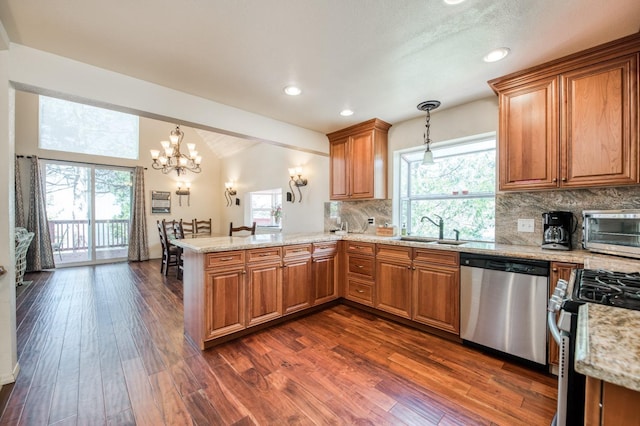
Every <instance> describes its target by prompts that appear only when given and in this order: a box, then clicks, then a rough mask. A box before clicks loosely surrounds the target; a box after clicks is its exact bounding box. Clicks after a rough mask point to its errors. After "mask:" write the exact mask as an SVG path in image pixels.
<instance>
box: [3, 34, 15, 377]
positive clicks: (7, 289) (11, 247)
mask: <svg viewBox="0 0 640 426" xmlns="http://www.w3.org/2000/svg"><path fill="white" fill-rule="evenodd" d="M0 29H2V28H0ZM2 30H3V29H2ZM8 60H9V52H8V51H6V50H1V51H0V153H2V155H0V164H1V165H2V167H0V170H2V172H0V200H2V201H0V206H1V207H0V218H2V219H1V220H0V241H4V244H0V265H2V266H4V267H5V268H6V270H7V273H6V274H4V275H2V276H0V388H1V387H2V385H3V384H5V383H11V382H13V381H15V377H16V374H17V371H18V364H17V355H16V333H15V330H16V288H15V284H16V279H15V276H16V272H15V261H14V259H15V244H13V241H14V239H15V232H14V229H13V228H14V217H13V211H14V208H15V207H14V196H13V173H14V162H13V116H14V112H13V99H14V90H13V89H12V88H11V87H10V85H9V81H8V76H7V70H8Z"/></svg>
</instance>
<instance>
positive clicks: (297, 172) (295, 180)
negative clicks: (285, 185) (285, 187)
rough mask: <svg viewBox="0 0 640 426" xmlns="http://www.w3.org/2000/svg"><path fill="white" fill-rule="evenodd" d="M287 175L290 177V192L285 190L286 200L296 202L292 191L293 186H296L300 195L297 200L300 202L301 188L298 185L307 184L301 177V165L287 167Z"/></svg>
mask: <svg viewBox="0 0 640 426" xmlns="http://www.w3.org/2000/svg"><path fill="white" fill-rule="evenodd" d="M289 177H291V179H289V188H290V189H291V192H287V201H291V202H292V203H295V202H296V194H295V193H294V192H293V187H294V186H295V187H297V188H298V194H299V197H300V199H299V200H298V202H299V203H301V202H302V190H301V189H300V187H301V186H307V179H305V178H303V177H302V167H296V168H292V169H289Z"/></svg>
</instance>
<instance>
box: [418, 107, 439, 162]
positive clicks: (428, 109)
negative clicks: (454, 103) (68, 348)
mask: <svg viewBox="0 0 640 426" xmlns="http://www.w3.org/2000/svg"><path fill="white" fill-rule="evenodd" d="M439 106H440V101H424V102H420V103H419V104H418V109H419V110H420V111H426V112H427V122H426V124H425V127H426V130H425V132H424V134H423V137H424V145H425V150H424V157H423V158H422V164H424V165H429V164H433V152H431V148H430V146H429V145H430V144H431V139H430V138H429V127H431V123H430V121H431V110H432V109H436V108H438V107H439Z"/></svg>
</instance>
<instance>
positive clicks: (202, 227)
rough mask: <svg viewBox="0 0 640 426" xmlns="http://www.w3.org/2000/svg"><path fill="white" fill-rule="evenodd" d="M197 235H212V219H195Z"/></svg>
mask: <svg viewBox="0 0 640 426" xmlns="http://www.w3.org/2000/svg"><path fill="white" fill-rule="evenodd" d="M193 224H194V228H195V233H196V234H211V219H209V220H198V219H193Z"/></svg>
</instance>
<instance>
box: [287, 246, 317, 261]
mask: <svg viewBox="0 0 640 426" xmlns="http://www.w3.org/2000/svg"><path fill="white" fill-rule="evenodd" d="M283 251H284V252H283V257H284V258H285V259H289V258H292V257H305V256H311V244H296V245H293V246H284V247H283Z"/></svg>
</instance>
